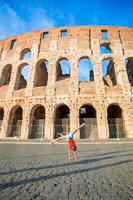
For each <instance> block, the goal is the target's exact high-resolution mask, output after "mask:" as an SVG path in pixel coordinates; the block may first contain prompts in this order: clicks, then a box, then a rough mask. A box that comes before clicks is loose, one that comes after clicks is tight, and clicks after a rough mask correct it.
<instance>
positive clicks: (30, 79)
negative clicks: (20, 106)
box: [25, 61, 36, 96]
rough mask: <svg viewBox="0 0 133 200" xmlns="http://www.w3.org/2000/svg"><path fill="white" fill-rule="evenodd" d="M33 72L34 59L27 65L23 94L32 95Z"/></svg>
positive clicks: (34, 68) (34, 67) (34, 69)
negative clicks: (27, 73)
mask: <svg viewBox="0 0 133 200" xmlns="http://www.w3.org/2000/svg"><path fill="white" fill-rule="evenodd" d="M35 72H36V61H34V62H31V64H30V66H29V77H28V81H27V86H26V89H25V96H32V90H33V87H34V79H35V75H36V74H35Z"/></svg>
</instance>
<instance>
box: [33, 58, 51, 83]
mask: <svg viewBox="0 0 133 200" xmlns="http://www.w3.org/2000/svg"><path fill="white" fill-rule="evenodd" d="M48 64H49V63H48V61H47V60H46V59H41V60H39V61H38V62H37V64H36V70H35V79H34V87H40V86H47V82H48Z"/></svg>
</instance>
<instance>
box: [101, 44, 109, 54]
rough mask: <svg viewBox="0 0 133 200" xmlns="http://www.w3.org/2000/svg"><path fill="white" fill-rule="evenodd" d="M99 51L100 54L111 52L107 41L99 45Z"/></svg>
mask: <svg viewBox="0 0 133 200" xmlns="http://www.w3.org/2000/svg"><path fill="white" fill-rule="evenodd" d="M100 53H101V54H112V51H111V48H110V45H109V44H108V43H104V44H101V45H100Z"/></svg>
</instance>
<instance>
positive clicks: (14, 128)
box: [7, 105, 23, 137]
mask: <svg viewBox="0 0 133 200" xmlns="http://www.w3.org/2000/svg"><path fill="white" fill-rule="evenodd" d="M22 120H23V110H22V107H21V106H18V105H17V106H15V107H13V108H12V109H11V112H10V116H9V122H8V130H7V136H8V137H20V135H21V125H22Z"/></svg>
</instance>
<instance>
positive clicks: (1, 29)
mask: <svg viewBox="0 0 133 200" xmlns="http://www.w3.org/2000/svg"><path fill="white" fill-rule="evenodd" d="M27 11H28V9H27V10H25V12H24V13H23V16H22V17H20V16H19V10H18V11H15V10H13V9H12V8H11V7H10V6H9V5H8V4H7V3H2V2H0V39H3V38H5V37H8V36H11V35H16V34H20V33H23V32H30V31H33V30H39V29H45V28H52V27H54V25H55V21H54V20H53V19H51V18H50V17H49V16H48V14H47V13H46V11H45V10H44V9H42V8H41V7H39V6H38V7H34V5H31V7H30V13H28V12H27ZM17 12H18V13H17ZM21 12H22V10H21Z"/></svg>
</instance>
